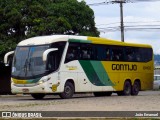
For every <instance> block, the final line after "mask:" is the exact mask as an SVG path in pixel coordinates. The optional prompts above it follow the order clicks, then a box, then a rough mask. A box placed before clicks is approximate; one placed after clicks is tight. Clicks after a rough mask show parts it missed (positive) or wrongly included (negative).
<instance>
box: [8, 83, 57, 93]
mask: <svg viewBox="0 0 160 120" xmlns="http://www.w3.org/2000/svg"><path fill="white" fill-rule="evenodd" d="M11 91H12V93H13V94H19V93H20V94H21V93H26V94H30V93H56V92H53V90H52V87H48V86H47V84H45V83H44V84H38V85H34V86H28V85H25V84H24V85H17V84H11Z"/></svg>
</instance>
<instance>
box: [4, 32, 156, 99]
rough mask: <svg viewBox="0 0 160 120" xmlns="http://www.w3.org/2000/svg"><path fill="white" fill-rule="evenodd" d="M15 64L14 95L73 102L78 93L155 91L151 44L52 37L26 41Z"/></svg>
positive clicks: (79, 37) (21, 44) (13, 67)
mask: <svg viewBox="0 0 160 120" xmlns="http://www.w3.org/2000/svg"><path fill="white" fill-rule="evenodd" d="M12 54H14V57H13V63H12V78H11V81H12V82H11V90H12V93H15V94H17V93H26V94H31V95H32V97H33V98H35V99H42V98H43V97H44V96H45V95H46V94H59V95H60V97H61V98H71V97H72V96H73V94H74V93H78V92H93V93H94V95H95V96H109V95H111V94H112V92H117V94H118V95H137V94H138V92H139V91H140V90H148V89H152V87H153V73H154V72H153V70H154V67H153V52H152V47H151V46H150V45H141V44H131V43H123V42H118V41H113V40H108V39H103V38H98V37H86V36H69V35H52V36H41V37H33V38H29V39H26V40H24V41H21V42H20V43H19V44H18V45H17V47H16V49H15V51H11V52H9V53H7V54H6V55H5V57H4V61H5V63H6V64H7V63H8V58H9V56H10V55H12Z"/></svg>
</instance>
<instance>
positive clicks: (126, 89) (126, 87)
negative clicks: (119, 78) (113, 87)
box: [117, 79, 132, 96]
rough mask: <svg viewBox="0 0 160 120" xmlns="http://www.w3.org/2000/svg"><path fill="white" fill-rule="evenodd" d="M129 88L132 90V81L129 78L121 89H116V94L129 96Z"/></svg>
mask: <svg viewBox="0 0 160 120" xmlns="http://www.w3.org/2000/svg"><path fill="white" fill-rule="evenodd" d="M131 90H132V83H131V80H130V79H126V80H125V82H124V85H123V90H122V91H118V92H117V94H118V96H122V95H123V96H129V95H131Z"/></svg>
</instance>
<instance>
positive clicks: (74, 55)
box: [65, 42, 80, 63]
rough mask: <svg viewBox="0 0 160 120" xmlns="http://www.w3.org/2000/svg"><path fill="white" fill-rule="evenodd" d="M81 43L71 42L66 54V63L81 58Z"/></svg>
mask: <svg viewBox="0 0 160 120" xmlns="http://www.w3.org/2000/svg"><path fill="white" fill-rule="evenodd" d="M79 51H80V44H79V43H74V42H73V43H72V42H71V43H69V47H68V50H67V54H66V59H65V63H67V62H69V61H73V60H77V59H79V57H80V55H79Z"/></svg>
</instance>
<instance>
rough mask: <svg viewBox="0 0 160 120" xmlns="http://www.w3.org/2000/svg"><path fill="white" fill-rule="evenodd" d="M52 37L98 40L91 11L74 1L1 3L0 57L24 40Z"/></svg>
mask: <svg viewBox="0 0 160 120" xmlns="http://www.w3.org/2000/svg"><path fill="white" fill-rule="evenodd" d="M51 34H79V35H86V36H99V32H98V31H97V28H96V27H95V22H94V12H93V10H92V9H90V8H89V6H88V5H86V3H85V2H84V1H82V2H78V1H77V0H0V55H2V54H4V53H6V52H8V51H10V50H12V49H14V48H15V46H16V44H17V43H18V42H20V41H21V40H23V39H26V38H29V37H33V36H41V35H51ZM2 57H3V56H1V58H2Z"/></svg>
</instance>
